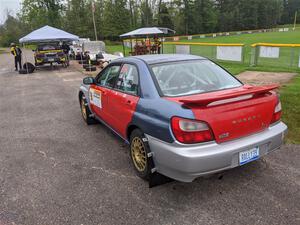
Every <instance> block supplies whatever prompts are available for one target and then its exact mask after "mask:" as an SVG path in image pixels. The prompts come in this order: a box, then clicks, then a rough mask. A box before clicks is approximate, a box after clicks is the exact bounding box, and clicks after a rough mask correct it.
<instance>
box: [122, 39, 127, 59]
mask: <svg viewBox="0 0 300 225" xmlns="http://www.w3.org/2000/svg"><path fill="white" fill-rule="evenodd" d="M122 45H123V54H124V57H125V56H126V52H125V45H124V40H122Z"/></svg>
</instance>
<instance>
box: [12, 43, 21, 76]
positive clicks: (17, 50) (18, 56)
mask: <svg viewBox="0 0 300 225" xmlns="http://www.w3.org/2000/svg"><path fill="white" fill-rule="evenodd" d="M10 47H11V48H10V52H11V54H12V55H13V56H14V57H15V68H16V69H15V70H16V71H18V65H19V69H22V62H21V61H22V51H21V49H20V48H19V47H18V46H17V45H16V44H15V43H11V44H10Z"/></svg>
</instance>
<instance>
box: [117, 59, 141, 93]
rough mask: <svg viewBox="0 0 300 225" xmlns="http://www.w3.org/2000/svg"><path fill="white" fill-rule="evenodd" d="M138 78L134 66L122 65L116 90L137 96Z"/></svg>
mask: <svg viewBox="0 0 300 225" xmlns="http://www.w3.org/2000/svg"><path fill="white" fill-rule="evenodd" d="M138 85H139V77H138V71H137V68H136V66H134V65H130V64H124V65H123V66H122V69H121V71H120V75H119V77H118V81H117V84H116V89H118V90H120V91H124V92H126V93H129V94H134V95H137V94H138Z"/></svg>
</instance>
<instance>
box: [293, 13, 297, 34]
mask: <svg viewBox="0 0 300 225" xmlns="http://www.w3.org/2000/svg"><path fill="white" fill-rule="evenodd" d="M296 23H297V11H296V12H295V18H294V28H293V30H295V29H296Z"/></svg>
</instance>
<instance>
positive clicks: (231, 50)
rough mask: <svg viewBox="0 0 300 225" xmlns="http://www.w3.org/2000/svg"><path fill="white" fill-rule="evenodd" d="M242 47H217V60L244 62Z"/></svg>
mask: <svg viewBox="0 0 300 225" xmlns="http://www.w3.org/2000/svg"><path fill="white" fill-rule="evenodd" d="M242 52H243V51H242V46H217V59H220V60H229V61H238V62H241V61H242Z"/></svg>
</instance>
